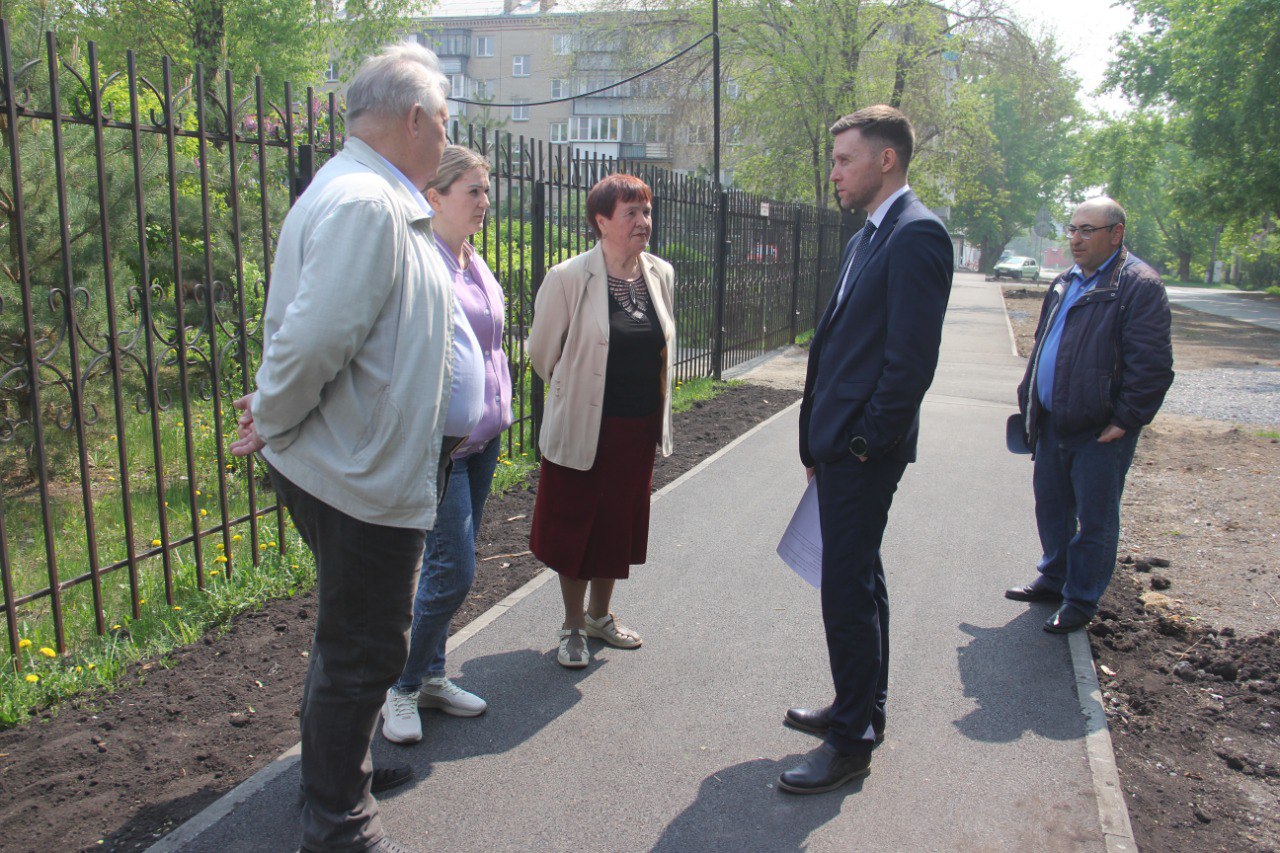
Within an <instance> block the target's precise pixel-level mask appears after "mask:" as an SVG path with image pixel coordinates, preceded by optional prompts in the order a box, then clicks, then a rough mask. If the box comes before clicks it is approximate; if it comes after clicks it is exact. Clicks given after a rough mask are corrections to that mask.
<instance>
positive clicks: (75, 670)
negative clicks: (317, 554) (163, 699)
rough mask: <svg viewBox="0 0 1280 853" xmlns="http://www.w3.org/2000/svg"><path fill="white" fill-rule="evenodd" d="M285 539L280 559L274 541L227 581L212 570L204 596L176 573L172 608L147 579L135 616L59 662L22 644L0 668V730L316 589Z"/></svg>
mask: <svg viewBox="0 0 1280 853" xmlns="http://www.w3.org/2000/svg"><path fill="white" fill-rule="evenodd" d="M290 538H291V540H292V541H290V542H289V543H288V548H287V550H285V551H283V552H281V551H280V550H279V548H278V547H277V543H276V542H275V541H274V540H269V541H267V542H264V543H262V546H263V547H266V548H267V550H265V551H263V552H262V554H261V558H260V560H259V562H258V564H257V565H256V566H255V565H253V564H252V562H251V561H248V560H246V561H245V565H243V566H238V567H237V568H236V569H235V571H233V572H232V573H231V576H230V577H227V575H226V573H225V572H224V571H222V570H220V569H217V568H215V569H211V570H210V571H209V575H210V577H209V578H208V580H207V581H206V584H205V588H204V589H198V588H196V586H195V583H194V577H195V573H194V571H187V572H181V573H178V580H177V582H176V583H175V588H174V604H172V605H169V604H167V603H166V602H165V594H164V586H163V580H162V579H161V578H160V577H158V575H157V574H156V573H148V574H147V575H146V576H145V578H144V580H143V584H142V593H143V595H142V615H141V617H140V618H138V619H132V618H129V617H123V618H121V619H120V620H119V621H118V622H115V623H113V624H112V625H111V630H110V631H109V632H108V634H107V635H106V636H105V637H103V638H101V639H100V640H99V641H98V642H96V643H92V644H85V645H84V646H83V648H81V649H79V650H77V651H74V652H69V653H67V654H63V655H59V654H58V653H57V652H55V651H54V649H53V647H52V645H53V644H52V642H48V643H46V642H43V641H42V640H40V639H39V638H36V639H31V638H24V639H23V640H22V641H21V648H20V649H19V650H18V656H19V660H11V661H10V662H9V665H8V666H5V667H3V668H2V669H0V729H7V728H11V727H13V726H15V725H18V724H19V723H21V722H23V721H25V720H27V719H29V718H30V717H31V716H32V714H33V713H34V712H35V711H36V710H38V709H40V708H47V707H50V706H54V705H56V704H57V703H59V702H63V701H65V700H67V699H70V698H71V697H73V696H78V695H80V694H83V693H88V692H92V691H95V690H104V689H105V690H111V689H113V688H114V687H116V686H117V685H118V684H120V683H121V681H122V680H123V679H124V677H125V676H126V675H127V674H128V672H129V667H130V666H131V665H132V664H135V663H137V662H139V661H142V660H146V659H153V658H158V657H162V656H163V655H165V654H166V653H168V652H170V651H172V650H173V649H175V648H178V647H179V646H185V645H189V644H190V643H193V642H195V641H196V640H198V639H199V638H200V637H201V636H203V635H204V633H205V632H206V631H208V630H210V629H212V628H217V627H221V626H225V625H227V624H228V623H229V622H230V621H231V619H232V618H233V617H234V616H236V615H238V614H240V613H243V612H245V611H247V610H252V609H255V608H258V607H261V606H262V605H263V604H264V603H265V602H266V601H267V600H269V599H273V598H284V597H292V596H294V595H297V594H298V593H301V592H305V591H307V590H309V589H310V588H311V587H312V586H314V585H315V563H314V561H313V560H312V557H311V553H310V552H309V551H308V550H307V549H306V547H305V546H304V545H303V544H302V542H301V540H299V539H297V537H296V535H294V534H292V532H291V533H290Z"/></svg>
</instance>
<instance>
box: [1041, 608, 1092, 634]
mask: <svg viewBox="0 0 1280 853" xmlns="http://www.w3.org/2000/svg"><path fill="white" fill-rule="evenodd" d="M1091 619H1093V616H1092V615H1091V614H1085V613H1083V612H1081V611H1080V610H1077V609H1076V608H1074V607H1072V606H1071V605H1069V604H1064V605H1062V606H1061V607H1059V608H1058V612H1057V613H1055V614H1053V615H1052V616H1050V617H1049V618H1048V620H1047V621H1046V622H1045V623H1044V629H1045V630H1046V631H1048V632H1049V633H1050V634H1070V633H1071V632H1072V631H1079V630H1080V629H1081V628H1083V627H1084V626H1085V625H1088V624H1089V621H1090V620H1091Z"/></svg>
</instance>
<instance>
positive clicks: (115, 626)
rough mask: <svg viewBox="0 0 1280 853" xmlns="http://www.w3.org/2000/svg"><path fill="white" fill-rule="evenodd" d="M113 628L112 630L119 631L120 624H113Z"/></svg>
mask: <svg viewBox="0 0 1280 853" xmlns="http://www.w3.org/2000/svg"><path fill="white" fill-rule="evenodd" d="M111 630H112V631H119V630H120V626H119V625H112V626H111Z"/></svg>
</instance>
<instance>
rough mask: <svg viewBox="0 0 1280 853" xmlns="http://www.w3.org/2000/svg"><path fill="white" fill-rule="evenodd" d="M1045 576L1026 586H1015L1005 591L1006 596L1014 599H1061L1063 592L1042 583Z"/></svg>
mask: <svg viewBox="0 0 1280 853" xmlns="http://www.w3.org/2000/svg"><path fill="white" fill-rule="evenodd" d="M1043 580H1044V578H1036V579H1035V580H1033V581H1032V582H1031V583H1029V584H1027V585H1026V586H1015V587H1013V588H1011V589H1006V590H1005V591H1004V597H1005V598H1011V599H1013V600H1014V601H1061V600H1062V592H1061V591H1060V590H1056V589H1052V588H1050V587H1048V586H1046V585H1044V584H1043V583H1042V581H1043Z"/></svg>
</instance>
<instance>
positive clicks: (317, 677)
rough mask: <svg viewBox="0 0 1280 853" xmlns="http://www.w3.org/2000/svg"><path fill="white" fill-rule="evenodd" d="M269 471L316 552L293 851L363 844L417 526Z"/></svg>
mask: <svg viewBox="0 0 1280 853" xmlns="http://www.w3.org/2000/svg"><path fill="white" fill-rule="evenodd" d="M269 470H270V472H271V480H272V482H273V483H274V484H275V488H276V493H277V494H278V495H279V496H280V500H281V501H282V502H283V503H284V505H285V506H286V507H288V508H289V515H290V516H292V517H293V524H294V526H295V527H296V528H297V529H298V533H299V534H301V536H302V539H303V541H304V542H306V543H307V547H308V548H310V549H311V553H313V554H314V555H315V558H316V590H317V596H318V599H319V605H318V607H317V612H316V632H315V637H314V639H313V640H312V644H311V657H310V665H309V666H308V668H307V679H306V683H305V685H304V686H303V690H302V708H301V715H300V724H301V728H302V789H303V794H304V796H305V803H304V805H303V807H302V847H303V849H304V850H316V851H320V850H325V851H328V850H335V851H336V850H341V851H347V850H364V849H366V848H368V847H370V846H372V845H374V844H376V843H377V842H378V841H379V840H380V839H381V838H382V836H383V835H384V834H385V832H384V831H383V828H382V821H381V819H380V818H379V817H378V803H377V801H375V800H374V798H373V796H372V795H371V794H370V793H369V783H370V781H371V779H372V773H373V759H372V756H371V755H370V753H369V745H370V743H371V742H372V741H373V731H374V727H375V726H376V724H377V722H378V711H379V709H380V708H381V707H382V702H383V700H384V699H385V698H386V693H387V689H388V688H389V687H391V685H392V684H393V683H395V680H396V677H397V676H399V675H400V670H401V668H402V667H403V666H404V661H405V657H406V656H407V655H408V651H409V623H410V619H411V618H412V615H413V590H414V587H415V586H416V585H417V582H418V566H419V565H420V564H421V562H422V549H423V543H424V542H425V540H426V532H425V531H423V530H410V529H406V528H403V527H384V526H381V525H377V524H369V523H367V522H363V521H359V520H357V519H354V518H352V517H351V516H349V515H347V514H346V513H344V512H341V511H340V510H337V509H335V508H334V507H331V506H329V505H328V504H326V503H324V502H322V501H319V500H317V499H316V498H314V497H312V496H311V495H310V494H308V493H307V492H305V491H303V490H302V489H300V488H298V487H297V486H295V485H294V484H293V483H291V482H290V481H289V480H288V479H287V478H286V477H284V476H282V475H281V474H280V473H279V472H278V471H276V470H275V469H274V468H270V467H269Z"/></svg>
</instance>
